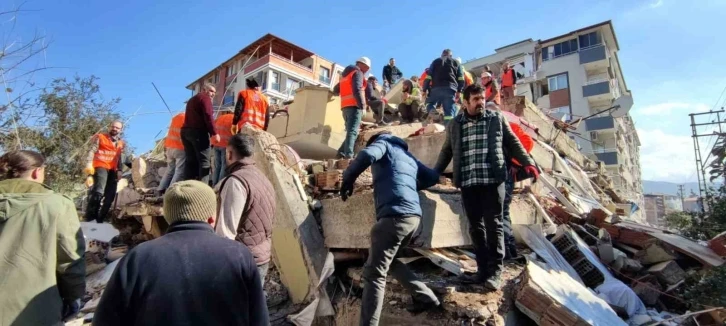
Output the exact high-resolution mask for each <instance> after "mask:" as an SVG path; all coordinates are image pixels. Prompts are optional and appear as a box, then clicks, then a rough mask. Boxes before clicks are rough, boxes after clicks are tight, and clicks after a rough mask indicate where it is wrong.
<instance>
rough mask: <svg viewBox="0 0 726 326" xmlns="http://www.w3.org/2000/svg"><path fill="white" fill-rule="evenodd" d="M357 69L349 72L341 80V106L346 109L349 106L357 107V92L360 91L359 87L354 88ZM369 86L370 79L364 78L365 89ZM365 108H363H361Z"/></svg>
mask: <svg viewBox="0 0 726 326" xmlns="http://www.w3.org/2000/svg"><path fill="white" fill-rule="evenodd" d="M357 71H358V70H357V69H354V70H353V71H351V72H349V73H348V74H347V75H345V76H344V77H343V79H341V80H340V108H341V109H344V108H347V107H351V106H353V107H357V106H358V102H356V100H355V92H360V90H359V89H353V76H354V75H355V73H356V72H357ZM366 87H368V81H367V80H366V79H365V78H363V89H364V90H365V89H366ZM359 109H363V108H359Z"/></svg>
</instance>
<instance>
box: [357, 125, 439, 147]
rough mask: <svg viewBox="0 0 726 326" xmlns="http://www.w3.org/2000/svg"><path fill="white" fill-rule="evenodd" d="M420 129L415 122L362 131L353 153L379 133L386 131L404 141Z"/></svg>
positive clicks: (421, 126)
mask: <svg viewBox="0 0 726 326" xmlns="http://www.w3.org/2000/svg"><path fill="white" fill-rule="evenodd" d="M421 128H423V124H422V123H419V122H416V123H407V124H403V125H398V126H384V127H377V128H372V129H368V130H364V131H362V132H361V133H360V134H359V135H358V139H357V140H356V141H355V152H356V153H358V152H359V151H360V150H361V149H363V148H365V145H366V142H368V140H369V139H371V137H372V136H373V135H375V134H377V133H379V132H381V131H388V132H390V133H391V135H393V136H396V137H399V138H402V139H405V138H406V137H408V136H409V135H410V134H412V133H414V132H416V130H419V129H421ZM443 144H444V143H443V142H441V143H439V149H441V145H443Z"/></svg>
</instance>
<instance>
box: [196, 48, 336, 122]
mask: <svg viewBox="0 0 726 326" xmlns="http://www.w3.org/2000/svg"><path fill="white" fill-rule="evenodd" d="M344 68H345V67H343V66H340V65H338V64H336V63H334V62H332V61H329V60H327V59H325V58H323V57H321V56H319V55H316V54H315V53H313V52H311V51H308V50H306V49H304V48H302V47H300V46H297V45H295V44H293V43H291V42H288V41H286V40H284V39H282V38H280V37H277V36H275V35H272V34H266V35H264V36H262V37H261V38H259V39H258V40H256V41H254V42H252V43H251V44H249V45H247V46H246V47H244V48H243V49H242V50H240V51H239V52H237V53H236V54H234V55H233V56H232V57H230V58H229V59H227V60H226V61H224V62H222V63H221V64H219V65H218V66H216V67H215V68H213V69H212V70H211V71H209V72H207V73H206V74H204V75H203V76H201V77H199V78H198V79H197V80H195V81H194V82H192V83H191V84H189V85H188V86H187V89H189V90H191V91H192V95H193V94H196V93H197V92H199V90H200V89H201V87H202V85H203V84H204V83H205V82H208V83H211V84H214V85H215V86H216V87H217V95H216V96H215V98H214V101H213V104H214V106H215V108H219V107H230V106H233V105H234V102H235V96H236V94H237V93H238V92H239V91H240V90H242V89H244V88H245V80H246V79H248V78H254V79H255V80H256V81H257V83H259V84H260V87H261V89H262V93H263V94H265V95H266V96H267V97H268V98H269V100H270V104H271V105H274V104H278V105H281V104H282V103H283V102H284V101H287V100H292V99H293V98H294V97H295V91H296V90H297V89H298V88H300V87H303V86H309V85H316V86H323V87H330V88H332V86H333V85H334V83H337V80H339V79H340V74H341V73H342V72H343V69H344ZM238 73H239V74H238ZM235 76H236V78H235Z"/></svg>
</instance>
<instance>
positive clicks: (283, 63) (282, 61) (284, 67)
mask: <svg viewBox="0 0 726 326" xmlns="http://www.w3.org/2000/svg"><path fill="white" fill-rule="evenodd" d="M266 65H269V66H275V69H276V70H280V71H282V72H284V73H286V74H290V75H292V76H298V77H303V78H306V79H308V80H309V81H312V80H315V78H313V70H312V69H310V68H308V67H305V66H303V65H301V64H299V63H297V62H294V61H291V60H290V59H287V58H284V57H282V56H279V55H277V54H274V53H270V54H267V55H265V56H264V57H262V58H259V59H257V61H255V62H253V63H251V64H250V65H248V66H247V67H246V68H245V72H244V73H245V75H247V74H249V73H251V72H253V71H255V70H257V69H258V68H261V67H264V66H266Z"/></svg>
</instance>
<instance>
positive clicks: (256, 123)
mask: <svg viewBox="0 0 726 326" xmlns="http://www.w3.org/2000/svg"><path fill="white" fill-rule="evenodd" d="M245 83H246V86H247V89H243V90H241V91H239V94H237V103H235V105H234V118H233V119H232V126H231V128H230V129H231V132H232V134H233V135H235V134H237V132H238V131H239V128H240V127H241V126H243V125H245V124H248V125H250V126H252V127H253V128H257V129H259V130H267V127H268V126H269V124H270V114H271V113H270V110H269V105H270V101H269V100H268V99H267V96H265V95H264V94H262V92H261V91H260V85H259V84H258V83H257V81H256V80H255V79H253V78H249V79H247V80H246V81H245Z"/></svg>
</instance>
